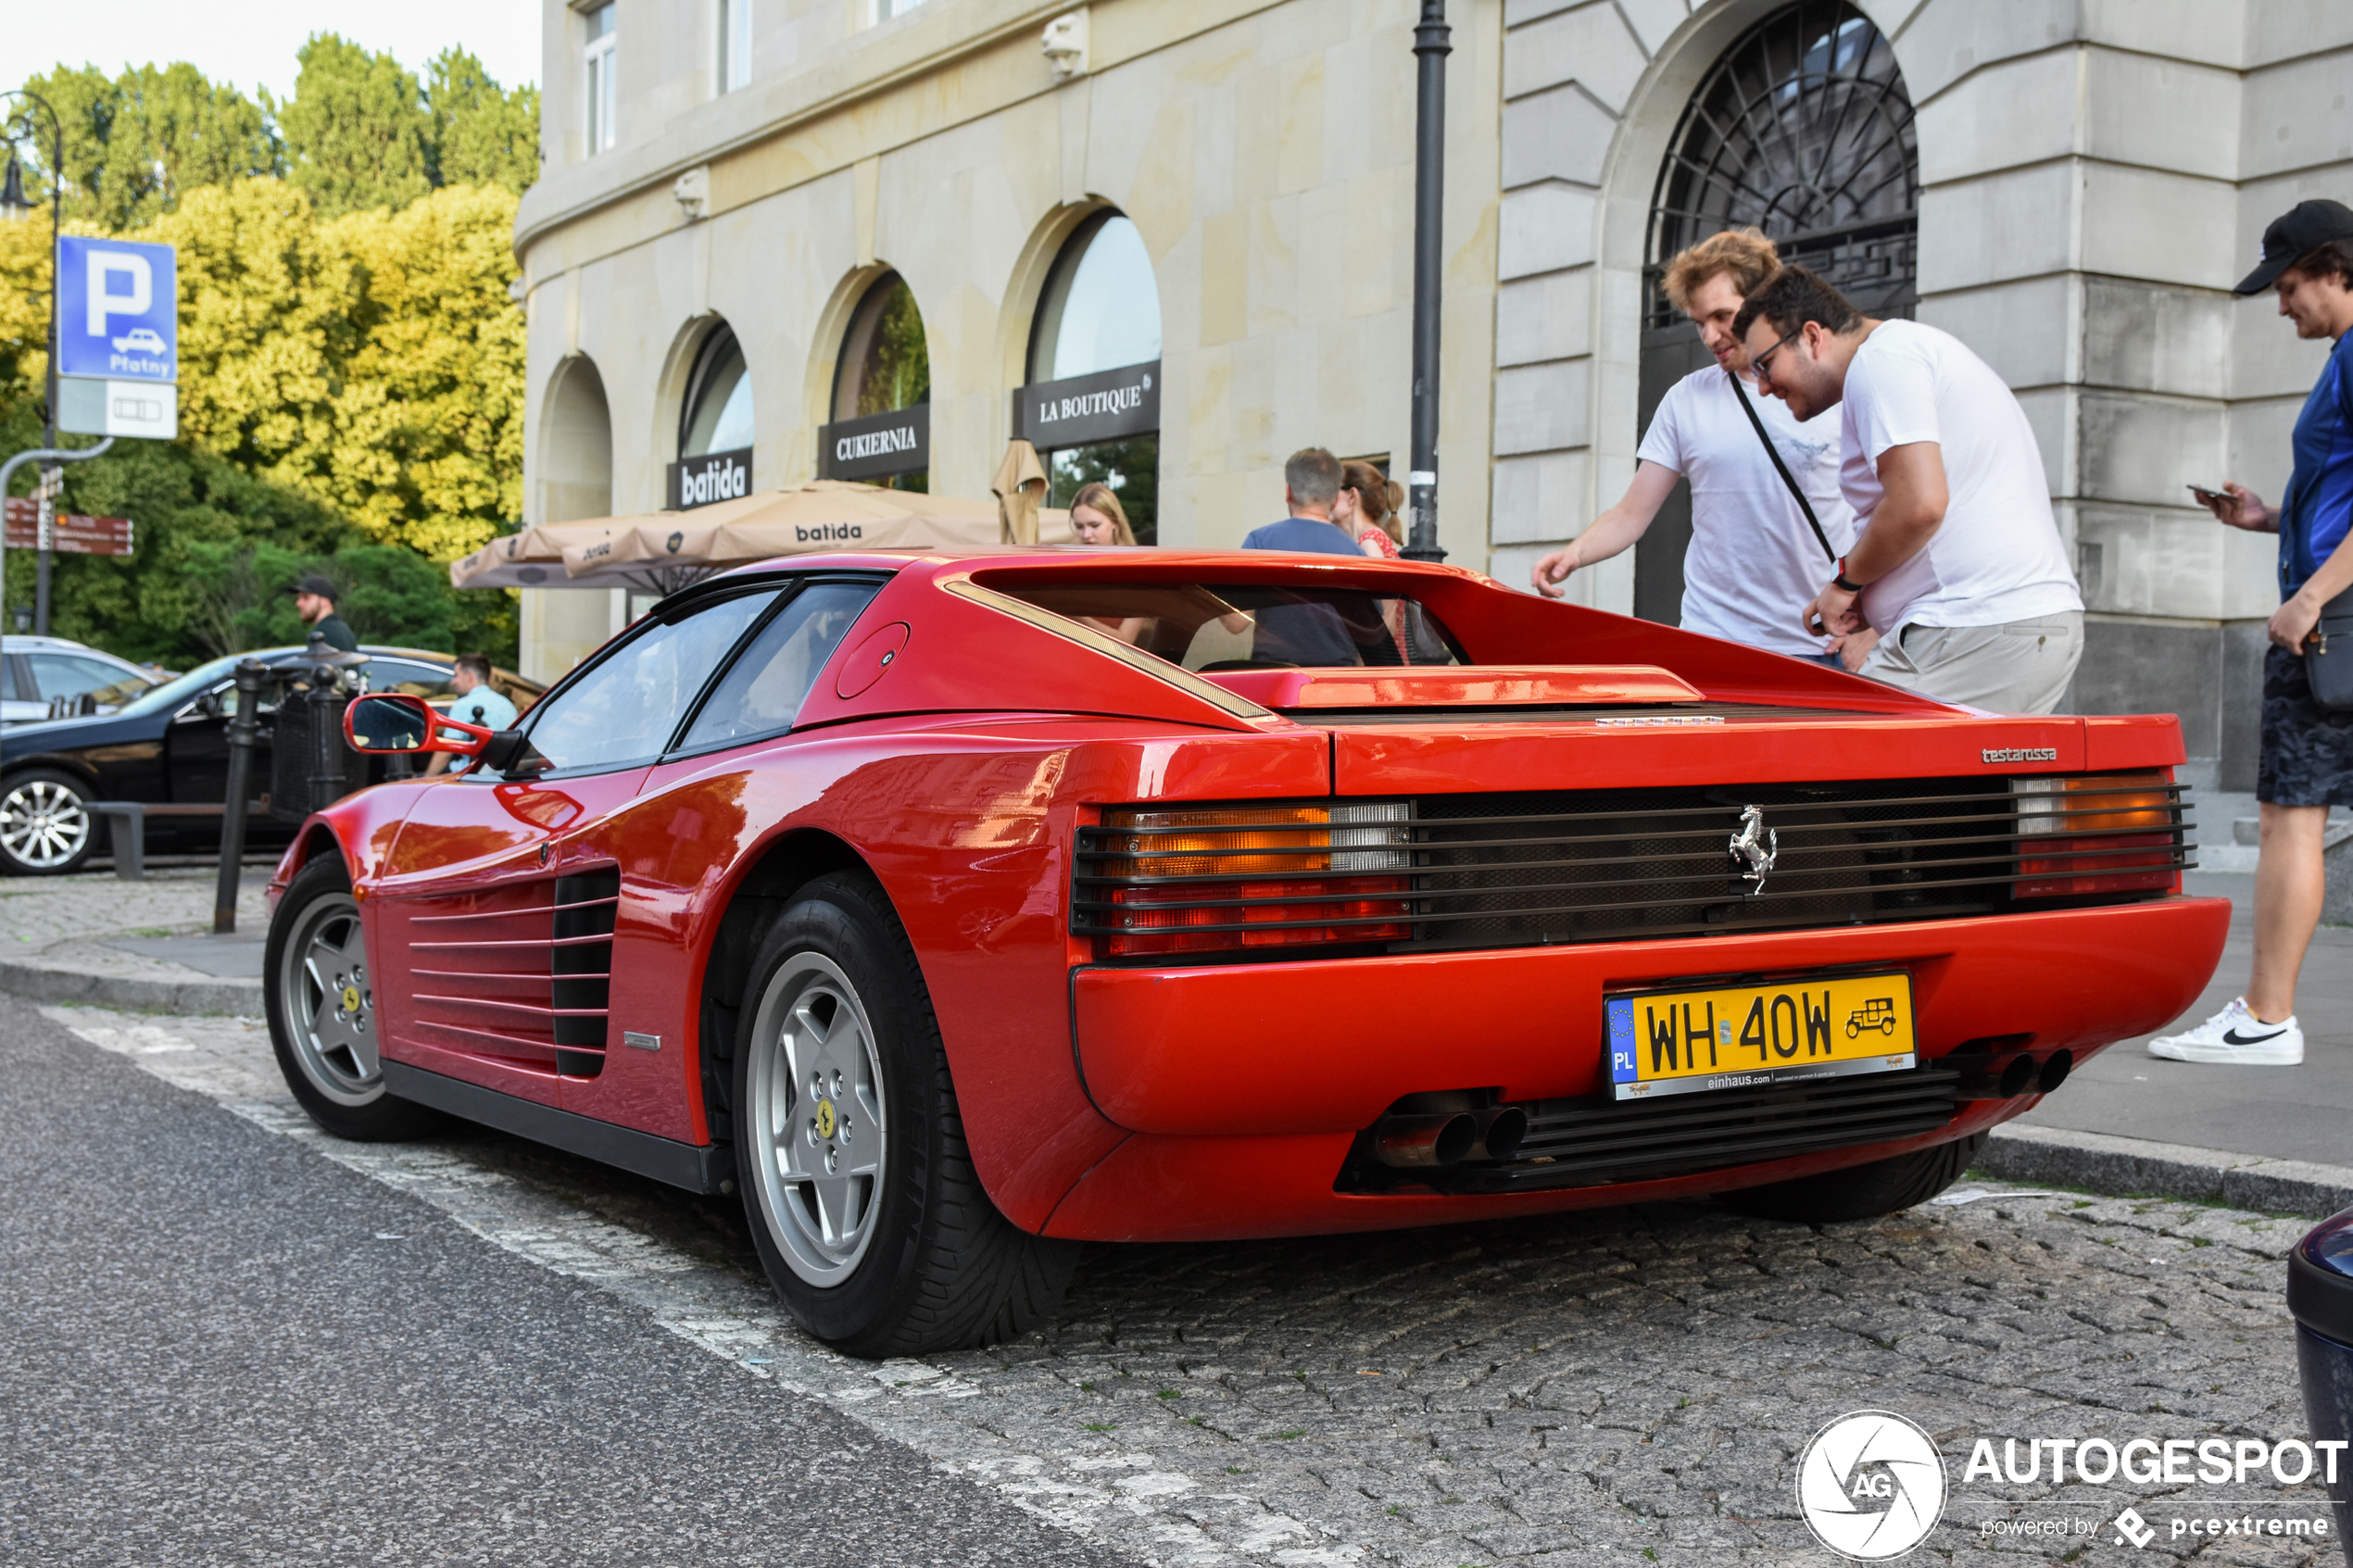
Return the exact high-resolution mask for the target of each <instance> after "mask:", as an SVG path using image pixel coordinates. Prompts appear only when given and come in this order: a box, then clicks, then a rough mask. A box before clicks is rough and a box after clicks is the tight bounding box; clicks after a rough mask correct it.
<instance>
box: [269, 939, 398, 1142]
mask: <svg viewBox="0 0 2353 1568" xmlns="http://www.w3.org/2000/svg"><path fill="white" fill-rule="evenodd" d="M278 969H279V973H278V985H279V987H280V990H279V999H280V1002H281V1004H282V1005H283V1010H284V1016H285V1020H286V1029H287V1033H288V1034H289V1035H292V1036H293V1044H294V1051H295V1060H296V1061H297V1062H299V1063H300V1064H301V1067H302V1072H303V1076H305V1077H306V1078H308V1079H309V1080H310V1082H311V1085H313V1086H314V1087H315V1088H317V1089H318V1091H319V1092H320V1093H321V1094H322V1095H324V1096H326V1097H327V1098H329V1099H331V1100H333V1101H334V1102H335V1103H336V1104H337V1105H350V1106H360V1105H367V1104H370V1103H371V1102H372V1101H374V1099H375V1098H376V1097H377V1096H379V1095H381V1094H383V1093H384V1069H383V1067H382V1066H381V1065H380V1064H379V1062H378V1061H377V1059H376V1020H375V1010H376V1007H375V1001H376V999H375V994H374V993H373V992H372V991H371V990H370V989H369V985H368V952H367V947H366V945H365V942H364V939H363V938H362V937H361V935H360V932H359V905H358V904H357V903H355V902H354V901H353V900H352V897H351V895H350V894H348V893H338V894H330V895H328V896H327V897H322V898H319V899H316V900H314V901H313V902H312V903H311V905H310V907H309V908H308V909H305V910H303V911H302V914H301V917H300V923H299V924H298V925H296V928H295V930H294V932H293V933H292V935H290V937H289V938H288V940H287V942H286V946H285V949H284V954H283V957H282V958H281V959H280V960H279V963H278Z"/></svg>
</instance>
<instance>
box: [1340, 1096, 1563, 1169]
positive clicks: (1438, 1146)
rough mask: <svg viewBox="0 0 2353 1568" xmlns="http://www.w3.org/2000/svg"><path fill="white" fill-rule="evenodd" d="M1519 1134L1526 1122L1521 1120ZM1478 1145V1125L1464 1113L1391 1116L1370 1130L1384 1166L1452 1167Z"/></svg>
mask: <svg viewBox="0 0 2353 1568" xmlns="http://www.w3.org/2000/svg"><path fill="white" fill-rule="evenodd" d="M1521 1123H1522V1130H1523V1131H1525V1128H1526V1118H1525V1117H1523V1118H1522V1119H1521ZM1477 1142H1478V1123H1477V1122H1475V1121H1473V1120H1472V1119H1471V1117H1470V1115H1469V1113H1467V1112H1466V1111H1460V1110H1455V1111H1442V1112H1440V1113H1438V1114H1435V1115H1428V1116H1391V1117H1390V1118H1388V1119H1387V1120H1386V1121H1384V1122H1382V1123H1379V1124H1378V1126H1376V1127H1374V1129H1373V1153H1374V1155H1375V1156H1376V1157H1377V1158H1378V1160H1380V1162H1381V1163H1382V1164H1384V1165H1394V1166H1397V1167H1399V1168H1400V1169H1403V1170H1428V1169H1430V1168H1432V1167H1435V1166H1441V1165H1455V1164H1460V1163H1461V1162H1462V1159H1463V1156H1465V1155H1466V1154H1468V1153H1469V1152H1470V1151H1471V1145H1473V1144H1475V1143H1477Z"/></svg>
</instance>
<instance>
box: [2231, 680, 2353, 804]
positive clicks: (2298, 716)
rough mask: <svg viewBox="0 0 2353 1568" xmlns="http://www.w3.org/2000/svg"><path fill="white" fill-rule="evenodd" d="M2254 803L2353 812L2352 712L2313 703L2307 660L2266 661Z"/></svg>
mask: <svg viewBox="0 0 2353 1568" xmlns="http://www.w3.org/2000/svg"><path fill="white" fill-rule="evenodd" d="M2255 798H2256V799H2258V800H2261V801H2267V802H2269V803H2270V804H2271V805H2273V806H2353V710H2347V711H2343V712H2339V711H2336V710H2334V709H2326V708H2322V706H2321V705H2320V704H2319V703H2317V702H2315V701H2313V700H2312V687H2311V684H2310V683H2309V681H2308V680H2306V678H2305V673H2304V660H2303V659H2300V658H2298V657H2297V656H2296V655H2295V654H2292V653H2290V652H2288V651H2287V649H2285V648H2283V647H2272V648H2269V649H2267V650H2265V652H2264V655H2263V752H2262V757H2261V759H2260V760H2259V762H2258V763H2257V765H2256V771H2255Z"/></svg>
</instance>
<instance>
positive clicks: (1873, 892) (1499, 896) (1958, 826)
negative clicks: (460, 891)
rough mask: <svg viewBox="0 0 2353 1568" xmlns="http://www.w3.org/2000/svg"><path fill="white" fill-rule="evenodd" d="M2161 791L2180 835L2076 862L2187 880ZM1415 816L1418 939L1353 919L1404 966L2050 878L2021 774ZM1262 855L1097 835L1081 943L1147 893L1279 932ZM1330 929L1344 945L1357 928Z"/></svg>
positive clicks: (2006, 890) (1726, 927)
mask: <svg viewBox="0 0 2353 1568" xmlns="http://www.w3.org/2000/svg"><path fill="white" fill-rule="evenodd" d="M2151 793H2155V794H2158V795H2161V797H2162V799H2163V800H2164V802H2165V803H2166V809H2167V810H2168V811H2169V812H2170V815H2171V826H2170V829H2168V828H2163V827H2160V828H2158V829H2157V830H2156V831H2155V833H2154V834H2152V833H2151V831H2150V830H2149V829H2148V828H2147V827H2145V826H2143V827H2141V828H2138V829H2108V828H2105V827H2098V826H2092V827H2084V828H2082V829H2077V828H2074V827H2067V828H2066V829H2065V830H2064V831H2066V832H2067V833H2069V834H2070V835H2071V837H2070V843H2071V844H2072V845H2074V846H2076V847H2075V848H2073V849H2072V850H2071V851H2070V853H2071V854H2072V855H2073V856H2074V857H2075V859H2074V860H2073V861H2070V864H2079V863H2080V864H2082V865H2083V866H2087V867H2096V866H2099V865H2102V864H2115V865H2119V866H2130V867H2133V868H2135V869H2139V868H2151V867H2161V868H2164V869H2165V870H2166V871H2168V872H2171V871H2178V870H2180V869H2183V868H2184V867H2186V866H2187V865H2188V864H2189V863H2190V861H2189V858H2188V855H2187V852H2186V849H2185V847H2184V833H2185V828H2186V825H2187V821H2186V817H2185V815H2184V810H2183V787H2182V786H2180V785H2175V784H2160V785H2158V786H2157V788H2156V790H2154V791H2152V792H2151ZM2079 802H2080V804H2079ZM2098 806H2099V799H2098V796H2097V793H2096V792H2090V793H2087V794H2085V795H2082V796H2081V797H2070V799H2069V800H2068V802H2066V803H2065V805H2064V806H2060V807H2053V808H2052V809H2057V810H2063V811H2065V812H2067V813H2072V814H2078V815H2079V816H2080V819H2081V820H2083V821H2086V822H2089V821H2094V820H2095V812H2096V810H2097V809H2098ZM1410 808H1411V816H1410V824H1411V825H1410V830H1409V831H1410V843H1411V845H1412V850H1411V864H1410V871H1411V881H1410V896H1411V903H1410V918H1411V922H1412V935H1411V936H1410V937H1407V938H1403V939H1397V938H1395V937H1393V936H1391V935H1390V932H1391V931H1393V930H1394V926H1395V922H1396V920H1397V916H1396V915H1395V914H1393V913H1388V914H1384V913H1381V912H1378V911H1368V912H1367V913H1366V914H1365V915H1364V916H1363V917H1361V918H1359V919H1356V920H1355V921H1354V922H1353V929H1354V930H1356V931H1358V932H1361V933H1363V934H1364V935H1362V936H1360V937H1359V940H1361V941H1365V942H1366V943H1368V944H1371V945H1375V946H1378V948H1379V949H1381V950H1384V951H1389V952H1407V951H1416V950H1430V949H1440V948H1449V947H1524V946H1531V945H1537V944H1543V943H1568V942H1599V941H1625V940H1638V939H1642V938H1646V937H1655V936H1678V935H1694V934H1704V933H1712V932H1729V931H1770V930H1799V929H1806V928H1809V927H1822V926H1835V925H1864V924H1874V923H1879V922H1888V921H1910V920H1932V919H1939V918H1945V917H1951V916H1963V915H1980V914H1992V913H1997V912H2000V911H2004V910H2007V909H2012V908H2014V907H2022V906H2019V905H2017V904H2016V903H2015V902H2014V899H2013V896H2012V890H2013V889H2014V888H2015V887H2017V886H2019V885H2020V884H2022V883H2030V882H2034V881H2036V880H2038V879H2037V877H2036V875H2035V874H2034V873H2033V872H2031V871H2029V870H2027V869H2024V867H2025V864H2026V862H2025V861H2024V860H2023V859H2022V858H2021V848H2020V837H2019V825H2020V818H2019V809H2020V797H2018V796H2017V795H2016V794H2014V793H2013V790H2012V787H2011V784H2010V781H2009V780H2008V779H2007V778H1959V779H1953V778H1945V779H1887V780H1869V781H1861V782H1850V783H1830V784H1739V785H1721V786H1712V787H1678V788H1644V789H1625V790H1559V791H1547V792H1543V793H1527V794H1514V795H1425V796H1421V797H1416V798H1415V799H1414V800H1412V801H1411V802H1410ZM1267 809H1268V810H1269V812H1270V813H1271V812H1272V811H1273V810H1274V809H1276V808H1275V807H1274V806H1273V803H1269V805H1268V808H1267ZM1752 813H1753V814H1752ZM2039 820H2041V819H2038V821H2039ZM2054 820H2056V819H2054ZM1750 822H1754V823H1755V830H1756V834H1757V836H1758V837H1759V839H1760V840H1761V842H1762V844H1763V845H1764V846H1768V847H1772V849H1773V859H1772V862H1771V867H1770V870H1769V871H1768V872H1766V873H1765V875H1764V878H1763V883H1762V886H1761V889H1759V888H1757V886H1756V884H1754V883H1753V882H1751V881H1750V880H1749V879H1747V878H1746V877H1745V876H1744V875H1743V872H1746V871H1747V870H1749V869H1751V868H1750V866H1749V864H1748V863H1746V862H1743V861H1742V860H1740V859H1736V858H1735V857H1734V855H1733V853H1732V849H1731V846H1732V843H1733V841H1734V840H1735V839H1736V838H1738V837H1739V836H1741V834H1742V833H1743V827H1744V825H1746V824H1748V823H1750ZM1229 831H1232V832H1235V833H1237V834H1241V833H1247V832H1248V831H1250V830H1249V824H1247V823H1246V822H1245V823H1237V824H1235V825H1233V826H1232V827H1231V828H1230V830H1229ZM2035 842H2038V843H2039V842H2042V841H2041V840H2039V839H2038V840H2036V841H2035ZM2153 842H2154V844H2155V846H2156V847H2155V848H2154V849H2152V848H2151V847H2150V846H2151V845H2152V843H2153ZM2109 844H2113V846H2114V847H2112V848H2111V847H2104V846H2107V845H2109ZM1251 853H1252V851H1248V850H1241V851H1236V852H1233V853H1232V854H1231V855H1229V857H1228V859H1240V858H1241V857H1243V856H1247V855H1249V854H1251ZM1263 853H1264V856H1265V859H1264V861H1263V863H1264V864H1265V866H1266V868H1267V869H1266V870H1265V872H1263V873H1262V872H1256V871H1238V870H1235V869H1232V868H1231V867H1230V866H1228V867H1227V868H1226V869H1224V870H1222V871H1221V873H1220V875H1219V876H1218V877H1217V878H1214V879H1213V878H1207V877H1183V876H1157V875H1154V874H1152V873H1153V871H1154V859H1153V855H1152V853H1151V848H1150V839H1149V836H1148V835H1142V834H1139V833H1138V832H1137V830H1132V829H1130V830H1115V829H1112V828H1107V827H1085V828H1082V829H1081V830H1080V833H1079V845H1078V854H1077V858H1076V860H1077V869H1076V885H1075V896H1074V898H1073V902H1072V929H1073V931H1074V932H1075V933H1076V934H1078V935H1096V934H1101V935H1115V934H1118V933H1120V932H1121V931H1123V930H1124V929H1125V928H1126V925H1125V924H1124V923H1123V922H1126V924H1132V923H1133V918H1132V910H1133V909H1134V904H1135V900H1136V899H1137V898H1138V897H1139V896H1149V897H1151V899H1152V900H1153V908H1154V909H1156V910H1161V911H1175V910H1194V911H1196V913H1195V915H1194V918H1193V920H1192V922H1190V923H1189V924H1187V925H1186V927H1185V929H1186V930H1188V931H1189V932H1192V933H1196V934H1207V933H1213V932H1218V931H1233V932H1243V931H1250V930H1264V929H1266V928H1267V926H1268V925H1269V924H1272V925H1275V926H1277V927H1279V926H1280V925H1281V924H1282V923H1284V922H1279V921H1277V922H1267V921H1265V919H1264V915H1265V912H1269V911H1262V912H1261V915H1260V918H1259V919H1257V920H1255V921H1253V920H1252V919H1251V918H1250V916H1249V913H1248V908H1249V901H1250V900H1251V899H1254V900H1256V901H1259V902H1264V903H1275V902H1279V897H1278V894H1277V892H1274V891H1268V892H1256V893H1252V894H1251V895H1249V896H1248V898H1244V897H1237V895H1236V878H1238V877H1241V876H1247V877H1249V879H1250V880H1251V882H1252V883H1253V884H1263V885H1265V886H1266V887H1268V888H1269V889H1278V888H1279V887H1280V885H1281V884H1283V883H1284V881H1285V879H1286V876H1287V875H1289V874H1290V872H1289V867H1288V866H1287V865H1286V863H1285V860H1284V859H1283V856H1282V854H1281V853H1280V852H1279V851H1276V850H1267V851H1265V852H1263ZM1176 859H1177V857H1175V856H1168V857H1164V863H1174V862H1175V861H1176ZM1294 859H1295V857H1294ZM1399 869H1400V870H1404V869H1406V868H1404V867H1400V868H1399ZM2045 880H2047V879H2045ZM1142 889H1150V890H1151V892H1150V893H1149V895H1139V891H1138V890H1142ZM1401 891H1405V890H1404V889H1401ZM1317 923H1320V924H1322V925H1326V926H1329V927H1332V928H1334V934H1335V935H1338V936H1340V937H1341V938H1342V939H1345V936H1346V935H1347V933H1348V932H1349V930H1350V929H1351V927H1352V922H1350V921H1349V920H1346V919H1338V918H1331V917H1324V916H1319V917H1317ZM1233 946H1236V947H1239V946H1241V944H1240V943H1239V942H1237V943H1235V944H1233ZM1262 956H1296V955H1292V954H1280V953H1277V954H1268V955H1262Z"/></svg>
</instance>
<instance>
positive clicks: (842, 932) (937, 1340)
mask: <svg viewBox="0 0 2353 1568" xmlns="http://www.w3.org/2000/svg"><path fill="white" fill-rule="evenodd" d="M742 1016H743V1022H742V1024H741V1026H740V1030H739V1034H738V1037H737V1040H736V1054H735V1061H734V1063H733V1066H732V1073H733V1083H732V1085H731V1086H732V1088H733V1091H734V1092H733V1104H734V1107H735V1110H734V1113H733V1114H734V1123H735V1129H734V1130H735V1135H736V1179H737V1182H738V1184H739V1185H740V1186H741V1188H742V1192H743V1199H744V1212H745V1217H746V1218H747V1219H748V1220H749V1222H750V1224H751V1233H752V1237H753V1240H754V1241H755V1243H756V1244H757V1245H758V1247H759V1248H760V1259H761V1263H762V1264H764V1265H765V1266H766V1268H767V1271H768V1277H769V1279H770V1281H771V1282H773V1283H774V1286H775V1287H776V1293H777V1295H778V1296H779V1297H781V1298H783V1299H784V1302H785V1305H786V1308H788V1309H789V1310H790V1311H791V1312H792V1314H793V1316H794V1317H795V1318H796V1319H797V1320H799V1323H800V1324H801V1326H802V1327H803V1328H805V1329H807V1330H808V1331H809V1332H810V1333H811V1334H812V1335H813V1336H816V1337H817V1338H819V1339H822V1340H824V1342H825V1343H826V1344H828V1345H831V1346H833V1347H834V1348H837V1349H839V1350H842V1351H844V1352H846V1353H848V1354H849V1355H853V1356H862V1357H866V1358H869V1359H880V1358H883V1357H886V1356H906V1355H915V1354H920V1353H923V1352H925V1351H932V1350H945V1349H952V1348H961V1347H964V1346H970V1345H980V1344H987V1343H988V1342H990V1341H992V1340H997V1339H1002V1338H1006V1337H1009V1336H1013V1335H1016V1334H1019V1333H1021V1332H1022V1331H1023V1330H1024V1329H1026V1328H1027V1327H1028V1326H1029V1325H1030V1324H1031V1323H1036V1322H1038V1320H1039V1319H1040V1318H1042V1317H1044V1316H1046V1315H1047V1314H1048V1313H1050V1312H1051V1311H1053V1309H1054V1307H1055V1305H1056V1304H1057V1303H1058V1302H1059V1301H1060V1300H1061V1298H1062V1293H1063V1287H1064V1286H1067V1285H1068V1283H1069V1281H1070V1275H1071V1273H1072V1270H1073V1269H1074V1268H1075V1267H1076V1263H1077V1259H1078V1250H1079V1248H1078V1245H1077V1244H1076V1243H1075V1242H1068V1241H1055V1240H1049V1239H1047V1238H1045V1237H1042V1236H1030V1235H1027V1234H1026V1233H1025V1232H1023V1231H1020V1230H1018V1229H1016V1228H1014V1226H1013V1223H1011V1222H1010V1221H1008V1220H1007V1219H1006V1218H1005V1217H1004V1216H1003V1215H1002V1214H1000V1213H999V1212H998V1211H997V1208H996V1205H994V1204H993V1203H991V1202H990V1201H989V1200H988V1193H987V1192H986V1191H985V1190H983V1188H982V1186H981V1184H980V1178H979V1176H978V1175H976V1174H975V1173H974V1170H973V1164H972V1156H971V1154H970V1152H969V1151H968V1150H967V1149H966V1148H965V1144H964V1129H963V1118H962V1116H961V1115H960V1114H959V1112H958V1110H957V1105H956V1088H955V1085H954V1084H953V1083H952V1082H951V1081H950V1077H949V1073H948V1058H947V1054H946V1053H945V1052H944V1051H943V1050H942V1049H941V1047H940V1043H939V1026H938V1023H937V1020H936V1019H935V1018H934V1017H933V1014H932V1010H931V997H930V994H929V993H928V992H927V991H926V990H925V986H924V979H923V973H922V972H921V970H920V969H919V968H918V967H917V966H916V963H915V954H914V949H913V948H912V947H911V946H910V945H909V943H908V940H907V935H906V932H905V930H904V929H903V928H902V927H901V926H900V923H899V919H898V916H897V915H896V914H894V913H893V912H892V910H891V908H890V901H889V898H888V897H887V895H886V894H885V893H884V892H883V890H882V887H881V886H880V884H877V883H875V880H874V879H873V878H872V877H870V876H868V875H866V874H864V873H863V872H835V873H832V874H830V875H827V876H823V877H819V878H818V879H816V880H815V881H813V882H812V883H810V884H808V885H807V886H806V887H804V888H802V889H801V891H800V894H799V897H796V898H795V899H794V901H793V903H792V906H791V907H790V908H789V909H786V911H785V912H784V914H783V915H782V916H781V917H780V918H779V919H778V920H777V922H776V923H775V925H774V927H773V928H772V929H771V930H770V931H769V933H768V935H767V938H766V940H765V941H764V942H763V943H762V944H761V949H760V953H759V956H758V957H757V958H756V959H755V960H753V963H752V969H751V981H750V984H749V986H748V987H747V988H746V990H745V993H744V1006H743V1015H742ZM821 1090H822V1092H820V1091H821ZM821 1128H822V1131H820V1129H821Z"/></svg>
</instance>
